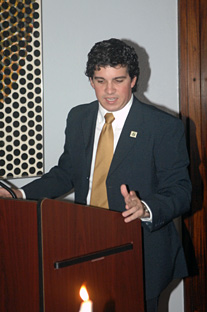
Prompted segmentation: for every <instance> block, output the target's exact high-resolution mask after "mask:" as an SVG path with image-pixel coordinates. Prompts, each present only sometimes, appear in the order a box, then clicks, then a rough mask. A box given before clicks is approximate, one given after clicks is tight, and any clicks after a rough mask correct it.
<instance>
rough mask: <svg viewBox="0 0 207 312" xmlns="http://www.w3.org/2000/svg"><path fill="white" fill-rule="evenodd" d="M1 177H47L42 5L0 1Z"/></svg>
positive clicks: (29, 1) (31, 0) (28, 0)
mask: <svg viewBox="0 0 207 312" xmlns="http://www.w3.org/2000/svg"><path fill="white" fill-rule="evenodd" d="M0 27H1V29H0V36H1V46H0V177H3V178H8V177H14V178H15V177H16V178H17V177H25V176H38V175H41V174H42V173H43V126H42V125H43V124H42V105H43V101H42V99H43V97H42V52H41V46H42V45H41V1H40V0H39V1H38V0H36V1H34V0H22V1H16V0H8V1H2V0H0Z"/></svg>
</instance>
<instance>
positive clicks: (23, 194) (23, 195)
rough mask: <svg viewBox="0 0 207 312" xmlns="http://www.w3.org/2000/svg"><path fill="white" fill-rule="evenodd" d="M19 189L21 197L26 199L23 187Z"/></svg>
mask: <svg viewBox="0 0 207 312" xmlns="http://www.w3.org/2000/svg"><path fill="white" fill-rule="evenodd" d="M19 191H20V192H21V193H22V198H23V199H26V194H25V191H24V190H23V189H19Z"/></svg>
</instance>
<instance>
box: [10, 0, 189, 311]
mask: <svg viewBox="0 0 207 312" xmlns="http://www.w3.org/2000/svg"><path fill="white" fill-rule="evenodd" d="M42 19H43V65H44V138H45V171H47V170H48V169H49V168H50V167H51V166H53V165H55V164H56V163H57V160H58V157H59V155H60V153H61V152H62V150H63V143H64V129H65V121H66V116H67V113H68V111H69V110H70V109H71V107H73V106H76V105H78V104H80V103H86V102H89V101H91V100H93V99H94V92H93V90H92V89H91V88H90V86H89V82H88V79H87V77H86V76H85V75H84V71H85V63H86V60H87V53H88V52H89V50H90V48H91V47H92V46H93V44H94V43H95V42H97V41H101V40H103V39H109V38H111V37H117V38H120V39H126V40H128V41H132V42H133V43H134V45H135V48H136V49H137V51H138V53H139V55H140V67H141V76H140V83H139V85H140V88H139V92H138V95H139V98H140V99H141V100H145V101H146V102H147V103H152V104H155V105H157V106H161V107H163V109H164V108H165V109H166V108H167V109H168V110H170V111H172V112H178V110H179V103H178V33H177V1H176V0H157V1H154V0H143V1H142V0H130V1H126V0H105V1H104V2H103V1H97V0H62V1H56V0H42ZM147 84H148V87H147ZM31 180H32V179H30V178H27V179H19V180H15V181H13V182H15V184H16V185H17V186H22V185H24V184H25V183H28V182H29V181H31ZM160 311H162V312H167V308H166V307H165V308H164V307H162V308H161V310H160ZM169 311H170V312H171V311H180V312H182V311H183V287H182V284H179V286H178V287H177V288H176V289H175V290H174V291H173V294H172V295H171V297H170V309H169Z"/></svg>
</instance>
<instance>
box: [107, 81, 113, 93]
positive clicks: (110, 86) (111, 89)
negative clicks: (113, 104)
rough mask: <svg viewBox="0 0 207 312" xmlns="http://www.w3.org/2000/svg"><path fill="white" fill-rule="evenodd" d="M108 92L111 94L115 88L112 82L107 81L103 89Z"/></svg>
mask: <svg viewBox="0 0 207 312" xmlns="http://www.w3.org/2000/svg"><path fill="white" fill-rule="evenodd" d="M105 91H106V92H107V93H108V94H113V93H114V91H115V88H114V84H113V83H111V82H108V83H107V84H106V90H105Z"/></svg>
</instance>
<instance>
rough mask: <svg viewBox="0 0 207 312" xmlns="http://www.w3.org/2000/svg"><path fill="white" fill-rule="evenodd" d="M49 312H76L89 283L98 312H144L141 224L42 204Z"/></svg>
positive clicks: (116, 215)
mask: <svg viewBox="0 0 207 312" xmlns="http://www.w3.org/2000/svg"><path fill="white" fill-rule="evenodd" d="M40 214H41V233H42V234H41V245H42V265H43V267H42V284H43V307H42V309H43V310H44V312H51V311H53V312H59V311H61V312H68V311H70V312H73V311H74V312H76V311H79V308H80V304H81V302H82V300H81V298H80V296H79V290H80V287H81V286H82V285H83V284H84V285H85V286H86V288H87V291H88V293H89V297H90V299H91V300H92V301H93V311H94V312H115V311H118V312H120V311H139V312H144V299H143V297H144V296H143V273H142V271H143V262H142V238H141V222H140V220H135V221H133V222H130V223H128V224H126V223H125V222H124V219H123V217H122V215H121V213H119V212H115V211H109V210H106V209H100V208H95V207H88V206H82V205H76V204H69V203H68V202H64V201H56V200H49V199H45V200H43V201H42V203H41V207H40Z"/></svg>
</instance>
